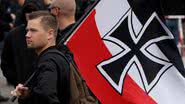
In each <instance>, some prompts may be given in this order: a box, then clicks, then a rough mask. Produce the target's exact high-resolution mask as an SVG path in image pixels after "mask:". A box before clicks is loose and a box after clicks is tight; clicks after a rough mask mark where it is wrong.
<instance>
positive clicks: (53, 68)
mask: <svg viewBox="0 0 185 104" xmlns="http://www.w3.org/2000/svg"><path fill="white" fill-rule="evenodd" d="M49 50H55V51H58V50H57V49H56V48H55V47H50V48H48V49H46V50H45V51H43V52H42V53H41V54H40V55H39V57H38V59H37V60H36V62H35V64H34V68H35V70H36V74H35V76H34V77H33V79H32V80H31V81H30V83H29V84H28V87H29V88H30V89H31V96H30V97H29V98H27V99H26V100H27V101H28V102H30V104H69V63H68V62H67V61H66V60H65V59H64V57H62V56H61V55H59V54H55V53H50V52H49Z"/></svg>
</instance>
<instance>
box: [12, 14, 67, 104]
mask: <svg viewBox="0 0 185 104" xmlns="http://www.w3.org/2000/svg"><path fill="white" fill-rule="evenodd" d="M27 19H28V23H27V27H26V29H27V34H26V42H27V46H28V48H33V49H34V50H35V52H36V53H37V55H38V57H37V60H36V61H35V64H34V69H35V74H34V75H33V77H31V79H30V82H28V83H29V84H28V85H27V86H24V85H23V84H18V85H17V86H16V89H15V90H14V91H12V92H11V93H12V94H13V95H15V96H18V97H19V98H20V99H23V100H27V101H28V102H29V103H30V104H69V96H70V95H69V63H68V62H67V60H65V59H64V57H63V56H61V55H59V54H56V53H55V54H54V53H51V51H58V50H57V49H56V48H55V45H56V37H57V30H58V23H57V20H56V18H55V16H53V15H52V14H51V13H49V12H46V11H38V12H32V13H30V14H29V15H28V17H27ZM58 52H59V51H58Z"/></svg>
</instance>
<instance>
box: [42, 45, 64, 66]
mask: <svg viewBox="0 0 185 104" xmlns="http://www.w3.org/2000/svg"><path fill="white" fill-rule="evenodd" d="M39 62H40V63H45V62H51V63H54V64H59V65H60V64H64V63H68V61H67V59H66V58H65V56H64V55H63V54H62V53H61V52H60V51H59V50H58V49H56V48H53V47H52V48H49V49H47V50H46V51H45V52H43V53H42V54H41V56H40V59H39Z"/></svg>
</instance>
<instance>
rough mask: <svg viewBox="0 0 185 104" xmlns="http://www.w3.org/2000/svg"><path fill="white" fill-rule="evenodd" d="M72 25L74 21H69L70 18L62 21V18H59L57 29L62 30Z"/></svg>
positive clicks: (72, 19)
mask: <svg viewBox="0 0 185 104" xmlns="http://www.w3.org/2000/svg"><path fill="white" fill-rule="evenodd" d="M73 23H75V19H74V18H71V19H70V18H69V19H62V18H60V19H59V29H60V30H63V29H65V28H66V27H67V26H69V25H71V24H73Z"/></svg>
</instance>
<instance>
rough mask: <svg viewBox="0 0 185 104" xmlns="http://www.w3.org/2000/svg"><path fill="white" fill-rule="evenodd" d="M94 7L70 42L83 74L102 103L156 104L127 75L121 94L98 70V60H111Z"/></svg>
mask: <svg viewBox="0 0 185 104" xmlns="http://www.w3.org/2000/svg"><path fill="white" fill-rule="evenodd" d="M95 14H96V12H95V10H94V11H93V12H91V14H90V15H89V17H88V18H87V19H86V20H85V21H84V22H83V23H82V24H81V26H80V28H78V29H77V31H76V32H75V33H74V34H73V36H72V37H71V39H70V40H69V41H68V42H67V46H68V47H69V48H70V50H71V51H72V52H73V53H74V59H75V62H76V63H77V65H78V67H79V70H80V73H81V74H82V76H83V77H84V79H85V80H86V82H87V84H88V86H89V87H90V89H91V90H92V91H93V93H94V94H95V95H96V96H97V97H98V98H99V100H100V101H101V102H102V104H113V103H114V104H123V103H124V104H127V103H128V104H131V103H134V104H136V103H137V104H144V103H145V104H155V101H154V100H153V99H152V98H151V97H150V96H148V95H147V94H146V93H145V92H144V91H143V90H142V89H141V88H140V87H139V86H138V85H137V84H136V83H135V82H134V81H133V80H132V79H131V78H130V77H129V76H128V75H127V77H126V79H125V81H124V88H123V94H122V95H120V94H118V93H117V92H116V91H115V90H114V88H113V87H112V86H111V85H110V84H109V83H108V82H107V81H106V79H105V78H104V77H103V76H102V75H101V74H100V72H99V71H98V69H97V67H96V66H97V65H98V63H100V62H102V61H103V60H106V59H109V58H110V57H111V53H110V52H109V51H108V49H107V48H106V46H105V44H104V43H103V41H102V40H101V37H100V34H99V32H98V29H97V26H96V22H95Z"/></svg>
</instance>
